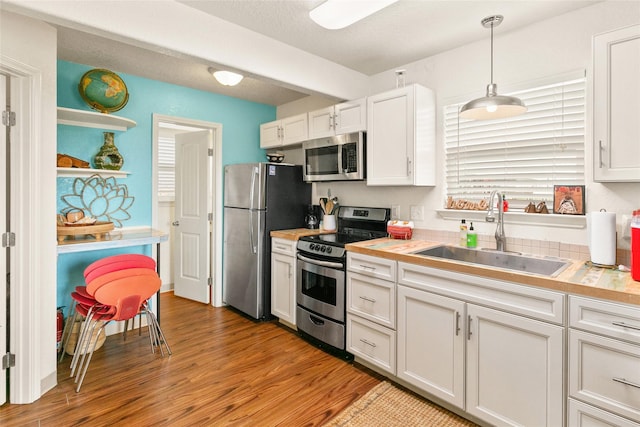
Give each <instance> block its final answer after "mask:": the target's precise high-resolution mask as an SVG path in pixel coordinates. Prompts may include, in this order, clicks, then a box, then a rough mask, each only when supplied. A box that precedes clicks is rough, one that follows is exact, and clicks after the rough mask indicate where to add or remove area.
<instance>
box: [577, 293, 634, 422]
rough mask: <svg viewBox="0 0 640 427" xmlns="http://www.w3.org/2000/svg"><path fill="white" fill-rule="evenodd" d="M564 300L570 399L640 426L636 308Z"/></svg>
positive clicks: (613, 417) (588, 300)
mask: <svg viewBox="0 0 640 427" xmlns="http://www.w3.org/2000/svg"><path fill="white" fill-rule="evenodd" d="M569 301H570V302H569V313H570V315H569V319H570V324H569V326H570V329H569V397H570V398H571V399H575V400H578V401H582V402H583V403H584V404H585V406H587V407H595V408H599V409H600V410H604V411H605V412H606V413H608V414H611V415H612V419H616V418H615V417H622V418H626V419H628V420H629V421H633V422H634V423H640V345H638V343H640V334H639V333H638V332H639V331H640V309H639V308H638V307H635V306H630V305H625V304H616V303H610V302H605V301H600V300H596V299H591V298H583V297H573V296H572V297H570V300H569ZM634 423H632V424H629V425H637V424H634ZM572 425H584V424H572ZM587 425H600V424H597V423H594V424H587ZM603 425H607V424H603ZM621 425H622V424H621ZM625 425H626V424H625Z"/></svg>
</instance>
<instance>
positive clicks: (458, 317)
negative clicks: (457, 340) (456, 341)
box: [456, 311, 460, 336]
mask: <svg viewBox="0 0 640 427" xmlns="http://www.w3.org/2000/svg"><path fill="white" fill-rule="evenodd" d="M459 334H460V312H458V311H456V336H458V335H459Z"/></svg>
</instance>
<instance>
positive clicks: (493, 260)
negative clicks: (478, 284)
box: [414, 245, 569, 277]
mask: <svg viewBox="0 0 640 427" xmlns="http://www.w3.org/2000/svg"><path fill="white" fill-rule="evenodd" d="M414 255H421V256H426V257H433V258H442V259H447V260H453V261H461V262H467V263H470V264H480V265H484V266H489V267H497V268H504V269H507V270H514V271H520V272H523V273H530V274H539V275H543V276H549V277H555V276H557V275H558V274H560V272H562V271H563V270H564V269H565V268H567V266H569V262H567V261H564V260H561V259H558V258H537V257H530V256H526V255H520V254H518V253H513V252H512V253H509V252H500V251H494V250H483V249H469V248H463V247H458V246H450V245H441V246H435V247H433V248H430V249H426V250H423V251H420V252H414Z"/></svg>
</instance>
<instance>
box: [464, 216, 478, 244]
mask: <svg viewBox="0 0 640 427" xmlns="http://www.w3.org/2000/svg"><path fill="white" fill-rule="evenodd" d="M476 246H478V235H477V234H476V230H475V229H474V228H473V222H472V223H471V226H470V227H469V231H467V247H468V248H475V247H476Z"/></svg>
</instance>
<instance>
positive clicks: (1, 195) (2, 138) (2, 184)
mask: <svg viewBox="0 0 640 427" xmlns="http://www.w3.org/2000/svg"><path fill="white" fill-rule="evenodd" d="M6 100H7V78H6V77H5V76H3V75H1V74H0V105H2V106H5V105H7V102H6ZM3 110H4V108H3ZM0 165H1V169H2V172H0V201H1V206H2V209H0V233H4V232H5V231H7V230H6V227H5V225H6V223H7V206H8V205H7V203H6V201H7V192H6V190H7V185H6V184H7V170H8V169H7V168H6V167H5V166H6V165H7V133H6V132H5V131H4V128H3V130H2V132H0ZM8 250H9V249H5V248H3V249H2V252H1V254H0V355H5V354H7V302H6V301H7V298H6V294H7V288H6V280H5V277H7V257H6V252H7V251H8ZM0 372H2V373H1V374H0V377H1V379H0V405H2V404H3V403H5V402H6V401H7V374H8V372H9V371H8V370H1V371H0Z"/></svg>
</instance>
